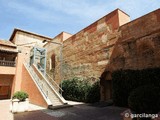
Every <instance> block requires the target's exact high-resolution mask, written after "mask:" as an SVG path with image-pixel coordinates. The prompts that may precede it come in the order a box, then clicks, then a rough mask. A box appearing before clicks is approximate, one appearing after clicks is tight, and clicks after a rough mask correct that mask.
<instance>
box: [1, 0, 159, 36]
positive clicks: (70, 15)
mask: <svg viewBox="0 0 160 120" xmlns="http://www.w3.org/2000/svg"><path fill="white" fill-rule="evenodd" d="M116 8H120V9H121V10H123V11H125V12H126V13H127V14H129V15H130V16H131V20H133V19H136V18H138V17H140V16H142V15H144V14H147V13H149V12H151V11H153V10H156V9H158V8H160V1H159V0H0V39H9V37H10V36H11V33H12V31H13V29H14V28H20V29H23V30H27V31H30V32H34V33H38V34H42V35H44V36H48V37H54V36H56V35H57V34H59V33H60V32H62V31H65V32H69V33H72V34H75V33H76V32H78V31H80V30H81V29H83V28H84V27H86V26H88V25H90V24H91V23H93V22H94V21H96V20H97V19H99V18H101V17H103V16H104V15H106V14H108V13H110V12H111V11H113V10H114V9H116Z"/></svg>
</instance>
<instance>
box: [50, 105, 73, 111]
mask: <svg viewBox="0 0 160 120" xmlns="http://www.w3.org/2000/svg"><path fill="white" fill-rule="evenodd" d="M69 107H73V105H68V104H64V105H57V106H52V105H51V106H48V109H51V110H58V109H63V108H69Z"/></svg>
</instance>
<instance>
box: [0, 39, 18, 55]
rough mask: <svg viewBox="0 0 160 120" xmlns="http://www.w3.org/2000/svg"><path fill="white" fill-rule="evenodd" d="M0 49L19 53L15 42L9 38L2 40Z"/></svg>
mask: <svg viewBox="0 0 160 120" xmlns="http://www.w3.org/2000/svg"><path fill="white" fill-rule="evenodd" d="M0 51H3V52H10V53H17V52H18V49H17V46H16V45H15V44H13V43H12V42H10V41H8V40H0Z"/></svg>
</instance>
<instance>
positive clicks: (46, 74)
mask: <svg viewBox="0 0 160 120" xmlns="http://www.w3.org/2000/svg"><path fill="white" fill-rule="evenodd" d="M46 75H47V76H48V77H49V78H50V79H51V80H52V81H53V82H54V83H55V85H56V86H57V87H58V88H59V89H60V90H61V91H62V92H63V89H62V88H61V87H59V85H58V84H57V83H56V81H54V80H53V79H52V78H51V76H49V75H48V74H47V73H46Z"/></svg>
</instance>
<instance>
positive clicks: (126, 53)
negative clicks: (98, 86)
mask: <svg viewBox="0 0 160 120" xmlns="http://www.w3.org/2000/svg"><path fill="white" fill-rule="evenodd" d="M119 33H121V34H120V37H119V38H118V42H117V44H116V45H115V48H114V50H113V53H112V56H111V60H110V68H111V67H112V70H113V71H115V70H118V69H146V68H154V67H160V9H158V10H156V11H154V12H151V13H149V14H147V15H145V16H142V17H140V18H138V19H136V20H134V21H131V22H130V23H128V24H126V25H123V26H121V27H120V28H119Z"/></svg>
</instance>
